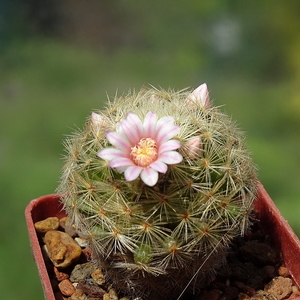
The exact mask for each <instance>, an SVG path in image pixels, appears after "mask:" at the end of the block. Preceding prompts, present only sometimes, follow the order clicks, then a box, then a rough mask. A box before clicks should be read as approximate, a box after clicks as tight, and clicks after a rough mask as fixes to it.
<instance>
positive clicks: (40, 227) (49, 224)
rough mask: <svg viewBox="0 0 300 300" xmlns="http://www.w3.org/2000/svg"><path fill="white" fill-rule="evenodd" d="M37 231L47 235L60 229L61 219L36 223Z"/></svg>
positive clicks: (51, 218)
mask: <svg viewBox="0 0 300 300" xmlns="http://www.w3.org/2000/svg"><path fill="white" fill-rule="evenodd" d="M34 227H35V229H36V231H38V232H41V233H46V232H47V231H49V230H56V229H58V227H59V219H58V218H57V217H50V218H47V219H45V220H42V221H39V222H36V223H34Z"/></svg>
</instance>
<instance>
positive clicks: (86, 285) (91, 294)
mask: <svg viewBox="0 0 300 300" xmlns="http://www.w3.org/2000/svg"><path fill="white" fill-rule="evenodd" d="M78 288H79V289H81V290H82V291H83V292H84V293H85V294H86V295H87V296H88V298H89V299H90V298H98V297H99V298H102V297H103V295H105V294H106V293H107V292H106V291H105V290H103V289H102V288H101V287H100V286H98V285H93V284H91V283H90V282H89V281H88V280H87V281H85V280H80V281H79V282H78Z"/></svg>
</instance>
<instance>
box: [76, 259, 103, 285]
mask: <svg viewBox="0 0 300 300" xmlns="http://www.w3.org/2000/svg"><path fill="white" fill-rule="evenodd" d="M96 269H97V266H96V265H95V264H94V263H93V262H87V263H84V264H78V265H76V266H75V267H74V269H73V271H72V273H71V276H70V280H71V281H72V282H78V281H79V280H84V279H86V278H88V277H90V276H91V273H93V272H94V271H95V270H96Z"/></svg>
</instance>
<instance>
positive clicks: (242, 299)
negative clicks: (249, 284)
mask: <svg viewBox="0 0 300 300" xmlns="http://www.w3.org/2000/svg"><path fill="white" fill-rule="evenodd" d="M249 299H250V297H249V296H248V295H246V294H244V293H239V294H238V300H249Z"/></svg>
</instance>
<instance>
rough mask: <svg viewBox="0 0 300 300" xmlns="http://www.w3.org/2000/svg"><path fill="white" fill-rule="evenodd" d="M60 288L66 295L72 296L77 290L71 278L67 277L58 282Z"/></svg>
mask: <svg viewBox="0 0 300 300" xmlns="http://www.w3.org/2000/svg"><path fill="white" fill-rule="evenodd" d="M58 288H59V290H60V291H61V293H62V294H63V295H65V296H68V297H70V296H72V295H73V294H74V292H75V288H74V286H73V284H72V282H71V281H70V280H69V279H65V280H63V281H61V282H60V283H59V284H58Z"/></svg>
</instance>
